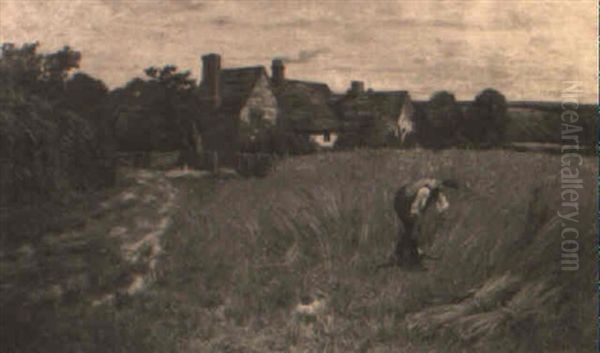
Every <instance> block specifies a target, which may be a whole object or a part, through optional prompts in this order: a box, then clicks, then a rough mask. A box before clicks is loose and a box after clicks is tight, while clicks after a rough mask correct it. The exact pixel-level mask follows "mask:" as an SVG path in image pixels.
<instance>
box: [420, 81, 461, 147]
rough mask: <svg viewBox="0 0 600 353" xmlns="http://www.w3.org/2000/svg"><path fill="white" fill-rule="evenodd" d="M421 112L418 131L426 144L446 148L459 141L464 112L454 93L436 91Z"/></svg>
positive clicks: (422, 141) (421, 140)
mask: <svg viewBox="0 0 600 353" xmlns="http://www.w3.org/2000/svg"><path fill="white" fill-rule="evenodd" d="M420 113H421V114H422V116H420V118H419V119H417V121H418V123H419V126H418V127H417V131H418V135H419V140H420V142H421V143H422V144H423V145H424V146H426V147H432V148H444V147H449V146H451V145H454V144H456V143H457V142H458V140H459V139H460V136H459V127H460V125H461V124H462V121H463V114H462V111H461V109H460V107H459V106H458V104H457V102H456V99H455V98H454V95H453V94H452V93H450V92H447V91H440V92H436V93H434V94H433V95H432V96H431V99H430V100H429V102H428V103H427V106H426V107H425V109H424V110H422V111H421V112H420Z"/></svg>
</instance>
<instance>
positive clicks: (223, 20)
mask: <svg viewBox="0 0 600 353" xmlns="http://www.w3.org/2000/svg"><path fill="white" fill-rule="evenodd" d="M209 23H210V24H212V25H214V26H217V27H225V26H229V25H231V24H233V20H232V19H231V17H228V16H218V17H215V18H213V19H211V20H210V21H209Z"/></svg>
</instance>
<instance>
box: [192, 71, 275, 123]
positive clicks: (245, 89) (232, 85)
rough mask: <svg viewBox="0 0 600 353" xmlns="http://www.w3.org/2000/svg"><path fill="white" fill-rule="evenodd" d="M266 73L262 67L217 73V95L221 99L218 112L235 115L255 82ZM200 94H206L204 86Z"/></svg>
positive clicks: (242, 105) (248, 95)
mask: <svg viewBox="0 0 600 353" xmlns="http://www.w3.org/2000/svg"><path fill="white" fill-rule="evenodd" d="M262 75H264V76H265V77H267V72H266V70H265V68H264V66H252V67H241V68H235V69H221V70H220V73H219V91H220V92H219V94H220V97H221V105H220V109H219V110H220V111H221V112H225V113H237V112H239V111H240V110H241V109H242V108H243V107H244V104H245V103H246V101H247V100H248V98H249V97H250V94H251V93H252V89H253V88H254V86H255V84H256V82H258V80H259V79H260V78H261V76H262ZM200 91H201V94H204V93H205V92H206V86H204V85H201V87H200Z"/></svg>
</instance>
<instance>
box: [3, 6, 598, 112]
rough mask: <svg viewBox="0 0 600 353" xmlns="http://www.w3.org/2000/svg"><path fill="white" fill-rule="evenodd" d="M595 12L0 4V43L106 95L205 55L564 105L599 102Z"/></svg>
mask: <svg viewBox="0 0 600 353" xmlns="http://www.w3.org/2000/svg"><path fill="white" fill-rule="evenodd" d="M596 16H597V3H596V1H595V0H581V1H574V0H565V1H541V0H540V1H531V0H529V1H527V0H521V1H503V0H498V1H468V0H463V1H443V0H439V1H397V2H392V1H384V0H379V1H353V2H348V1H343V2H342V1H339V2H337V1H327V2H326V1H318V2H312V1H289V2H283V1H278V2H263V1H250V0H243V1H204V2H203V1H194V0H144V1H141V0H140V1H133V0H129V1H118V0H69V1H62V0H49V1H40V0H19V1H14V0H9V1H7V0H0V41H2V42H14V43H17V44H20V43H23V42H31V41H36V40H37V41H40V43H41V47H42V50H44V51H46V50H48V51H50V50H56V49H58V48H60V47H62V46H63V45H65V44H68V45H70V46H71V47H73V48H75V49H77V50H80V51H81V52H82V54H83V59H82V66H81V68H82V70H83V71H86V72H88V73H90V74H92V75H94V76H97V77H99V78H101V79H102V80H104V81H105V82H106V83H107V84H108V85H109V86H110V87H116V86H119V85H122V84H124V83H125V82H127V81H128V80H130V79H131V78H133V77H135V76H142V75H143V72H142V70H143V69H144V68H145V67H148V66H151V65H164V64H174V65H177V66H178V67H180V68H181V69H186V70H191V71H192V74H193V75H194V77H196V78H199V73H200V56H201V55H202V54H204V53H208V52H217V53H220V54H221V55H222V56H223V58H222V60H223V66H224V67H236V66H252V65H265V66H267V67H270V60H271V58H273V57H284V58H285V59H286V61H287V70H286V73H287V76H288V77H293V78H300V79H307V80H318V81H323V82H326V83H327V84H329V85H330V87H331V88H332V89H334V90H337V91H341V90H344V89H345V88H346V87H347V86H348V84H349V81H350V80H362V81H364V82H365V85H366V86H367V87H372V88H373V89H405V90H408V91H410V93H411V95H412V96H413V98H416V99H425V98H428V97H429V96H431V94H432V93H433V92H435V91H438V90H449V91H452V92H454V93H455V94H456V96H457V98H458V99H472V98H473V96H474V95H475V94H476V93H477V92H479V91H481V90H482V89H484V88H487V87H493V88H497V89H499V90H500V91H502V92H503V93H504V94H505V95H506V96H507V98H508V99H511V100H520V99H541V100H559V99H560V91H561V89H563V88H564V87H565V86H566V85H565V83H564V81H566V80H580V81H582V82H583V93H582V100H584V101H588V102H595V101H596V99H597V72H596V67H597V62H598V61H597V33H598V32H597V17H596Z"/></svg>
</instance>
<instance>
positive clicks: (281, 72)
mask: <svg viewBox="0 0 600 353" xmlns="http://www.w3.org/2000/svg"><path fill="white" fill-rule="evenodd" d="M283 80H285V66H284V65H283V60H281V59H273V61H272V62H271V81H272V82H273V84H275V85H278V84H280V83H282V82H283Z"/></svg>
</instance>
